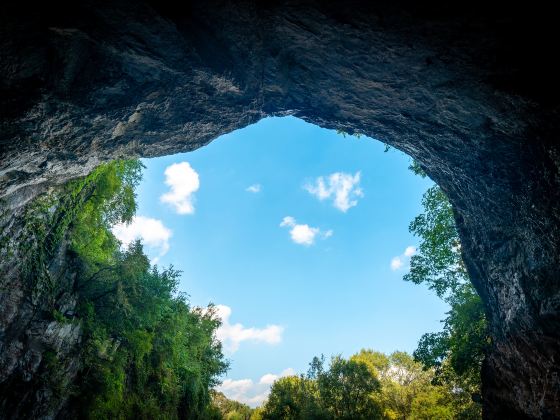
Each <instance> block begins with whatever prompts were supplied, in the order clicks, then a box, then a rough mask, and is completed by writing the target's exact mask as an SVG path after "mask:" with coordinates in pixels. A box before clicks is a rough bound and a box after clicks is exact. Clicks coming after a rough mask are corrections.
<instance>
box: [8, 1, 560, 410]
mask: <svg viewBox="0 0 560 420" xmlns="http://www.w3.org/2000/svg"><path fill="white" fill-rule="evenodd" d="M29 9H30V8H29V7H26V5H22V4H20V5H10V6H8V7H7V10H6V13H4V14H3V16H2V17H1V20H2V25H1V29H0V31H1V36H0V40H1V42H2V48H1V50H2V57H1V60H2V61H1V63H2V65H1V67H0V71H1V73H2V84H1V86H0V89H1V94H0V98H1V99H0V112H1V115H2V133H1V137H0V145H1V146H2V147H1V152H0V162H1V164H0V177H1V180H2V182H1V186H0V194H1V195H2V197H3V198H4V199H5V201H6V202H7V203H8V207H9V208H10V209H12V210H14V209H16V208H17V207H18V206H19V205H21V204H22V203H23V202H25V201H26V200H28V199H30V198H32V197H34V196H35V195H36V194H38V193H39V192H40V191H41V190H42V189H44V188H45V187H48V186H49V185H52V184H54V183H60V182H63V181H64V180H67V179H69V178H72V177H75V176H79V175H83V174H85V173H87V172H88V171H89V170H90V169H91V168H93V167H94V166H95V165H96V164H97V163H99V162H102V161H105V160H108V159H112V158H116V157H124V156H155V155H164V154H170V153H174V152H177V151H187V150H192V149H195V148H197V147H199V146H201V145H203V144H206V143H207V142H209V141H211V140H212V139H214V138H216V137H217V136H218V135H220V134H222V133H225V132H229V131H232V130H234V129H236V128H240V127H243V126H245V125H247V124H250V123H252V122H255V121H257V120H259V119H260V118H262V117H264V116H267V115H294V116H297V117H299V118H302V119H304V120H306V121H308V122H311V123H314V124H317V125H319V126H321V127H326V128H332V129H339V130H343V131H346V132H349V133H363V134H365V135H367V136H370V137H373V138H377V139H380V140H381V141H383V142H385V143H387V144H389V145H391V146H394V147H396V148H398V149H400V150H402V151H404V152H406V153H407V154H409V155H410V156H412V157H413V158H414V159H416V160H417V161H418V162H419V163H420V164H421V166H422V168H423V169H424V170H425V171H426V172H427V173H428V174H429V176H430V177H431V178H432V179H434V180H435V181H436V182H437V183H438V184H439V185H440V186H441V187H442V189H443V190H444V191H445V192H446V194H447V195H448V197H449V198H450V201H451V202H452V204H453V206H454V209H455V212H456V221H457V226H458V229H459V232H460V236H461V240H462V243H463V253H464V254H463V256H464V260H465V262H466V264H467V267H468V270H469V272H470V275H471V277H472V278H473V279H475V286H476V288H477V290H478V291H479V293H480V295H481V296H482V298H483V300H484V302H485V304H486V308H487V312H488V318H489V321H490V329H491V333H492V337H493V341H492V346H491V351H490V353H489V355H488V357H487V360H486V363H485V367H484V372H483V378H484V385H483V398H484V404H485V410H486V411H485V412H486V416H487V417H489V418H490V417H492V418H504V417H509V418H512V417H520V416H526V417H547V416H548V417H554V416H560V379H559V370H560V368H559V364H558V359H559V355H560V338H559V331H560V316H559V310H560V286H559V282H560V271H559V270H560V268H559V267H560V188H559V187H560V185H559V184H560V181H559V180H560V176H559V168H560V157H559V156H560V149H559V146H558V133H559V131H560V130H559V127H558V125H559V119H558V110H559V107H558V100H557V98H558V97H559V95H558V91H559V89H558V83H557V81H556V75H555V69H556V67H555V66H553V65H551V63H549V60H550V59H549V57H550V56H551V54H550V51H554V49H553V46H554V40H555V39H556V37H555V36H554V35H555V33H554V29H553V28H554V22H552V16H555V14H554V13H548V11H546V10H538V11H531V10H527V9H523V10H516V9H514V8H512V6H510V9H508V10H503V9H501V10H491V8H488V6H487V5H486V6H485V7H484V10H482V9H479V8H477V6H476V5H475V4H470V3H469V5H463V6H457V9H452V8H451V7H450V6H449V5H448V4H446V3H445V2H441V3H440V2H437V1H435V2H429V3H427V4H423V5H422V6H415V5H409V4H408V3H406V2H385V1H381V2H376V3H375V4H371V3H370V2H366V1H351V2H320V1H312V0H309V1H276V2H267V3H266V4H263V3H261V2H254V1H243V2H228V1H212V2H199V1H192V2H189V3H188V4H186V5H183V6H181V7H177V6H174V5H173V3H171V2H165V1H164V2H151V1H148V0H145V1H140V2H126V1H118V2H113V3H111V4H108V3H98V2H96V1H93V0H92V1H85V2H73V3H71V4H49V5H45V6H39V7H37V8H31V9H32V10H29ZM547 15H548V16H550V18H548V19H547V18H546V16H547ZM519 28H523V29H525V30H524V31H520V30H519ZM528 28H529V29H530V30H527V29H528Z"/></svg>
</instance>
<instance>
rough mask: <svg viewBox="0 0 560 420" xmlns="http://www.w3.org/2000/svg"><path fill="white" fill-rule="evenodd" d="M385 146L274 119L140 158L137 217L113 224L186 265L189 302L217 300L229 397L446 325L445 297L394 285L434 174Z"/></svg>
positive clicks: (399, 344)
mask: <svg viewBox="0 0 560 420" xmlns="http://www.w3.org/2000/svg"><path fill="white" fill-rule="evenodd" d="M384 150H385V146H384V144H383V143H381V142H379V141H376V140H373V139H370V138H367V137H360V138H356V137H353V136H342V135H341V134H337V133H336V132H335V131H332V130H326V129H322V128H319V127H317V126H314V125H311V124H308V123H306V122H304V121H302V120H299V119H297V118H294V117H283V118H267V119H264V120H261V121H260V122H258V123H257V124H254V125H251V126H248V127H246V128H244V129H241V130H237V131H235V132H232V133H229V134H226V135H223V136H221V137H219V138H218V139H216V140H214V141H213V142H212V143H210V144H209V145H207V146H205V147H202V148H200V149H198V150H195V151H193V152H190V153H184V154H177V155H173V156H166V157H161V158H155V159H144V160H143V163H144V165H145V166H146V169H145V170H144V177H143V181H142V182H141V184H140V186H139V188H138V211H137V215H136V218H135V219H134V220H133V222H132V223H131V224H130V225H118V226H115V227H114V232H115V234H116V235H117V237H119V238H120V239H121V241H122V242H123V243H124V244H126V243H128V242H130V241H132V240H133V239H134V238H137V237H139V238H141V239H142V240H143V242H144V244H145V250H146V252H147V254H148V255H149V257H150V258H151V259H152V261H153V262H154V263H157V264H158V265H160V266H168V265H170V264H172V265H173V266H174V267H175V268H176V269H179V270H181V271H182V276H181V282H180V290H181V291H182V292H186V293H187V294H188V295H189V296H190V302H191V304H192V305H195V306H206V305H208V304H209V303H210V302H212V303H214V304H215V305H217V312H218V315H219V316H220V318H221V319H222V322H223V324H222V327H221V328H220V330H218V332H217V338H218V339H220V340H221V341H222V344H223V348H224V353H225V355H226V358H227V359H228V360H230V363H231V365H230V370H229V372H228V374H227V375H226V376H225V377H224V378H223V383H222V385H221V386H220V387H219V388H218V389H219V390H220V391H222V392H224V393H225V394H226V395H227V396H228V397H230V398H233V399H236V400H238V401H241V402H244V403H247V404H249V405H251V406H256V405H258V404H260V403H261V402H262V401H263V400H264V399H265V398H266V395H267V392H268V390H269V388H270V385H271V384H272V383H273V381H274V380H275V379H276V378H278V377H280V376H283V375H289V374H294V373H296V374H299V373H305V372H306V371H307V369H308V364H309V362H310V361H311V359H312V358H313V357H314V356H318V355H321V354H324V355H325V356H326V357H327V358H328V357H330V356H332V355H337V354H341V355H343V356H345V357H348V356H350V355H352V354H354V353H356V352H358V351H359V350H360V349H362V348H372V349H375V350H378V351H382V352H387V353H389V352H392V351H395V350H404V351H408V352H412V351H413V350H414V349H415V348H416V344H417V342H418V339H419V338H420V337H421V335H422V334H423V333H426V332H433V331H439V330H441V323H440V320H441V319H443V318H444V313H445V312H446V311H447V310H448V307H447V306H446V304H445V303H443V302H442V301H441V300H439V299H438V298H437V297H436V296H435V294H434V293H433V292H431V291H429V290H428V289H427V288H426V287H424V286H419V285H415V284H411V283H408V282H405V281H403V280H402V277H403V275H404V274H406V272H407V270H408V264H409V260H410V257H411V256H412V255H413V254H414V253H415V252H416V247H417V245H418V239H417V238H415V237H414V236H412V235H411V234H410V233H409V232H408V225H409V223H410V221H411V220H412V219H413V218H414V217H415V216H416V215H418V214H419V213H420V212H421V211H422V208H421V205H420V203H421V198H422V194H423V193H424V191H425V190H426V189H427V188H428V187H429V186H430V185H431V181H430V180H428V179H422V178H420V177H418V176H416V175H414V174H413V173H412V172H411V171H410V170H408V166H409V164H410V158H409V157H408V156H406V155H405V154H403V153H401V152H399V151H398V150H395V149H391V150H389V151H388V152H384Z"/></svg>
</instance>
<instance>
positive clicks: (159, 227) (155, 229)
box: [111, 216, 173, 263]
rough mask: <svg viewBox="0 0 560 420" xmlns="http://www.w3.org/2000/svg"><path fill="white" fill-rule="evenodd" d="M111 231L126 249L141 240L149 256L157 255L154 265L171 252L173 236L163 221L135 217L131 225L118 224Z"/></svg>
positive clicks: (153, 260)
mask: <svg viewBox="0 0 560 420" xmlns="http://www.w3.org/2000/svg"><path fill="white" fill-rule="evenodd" d="M111 230H112V232H113V235H115V237H116V238H117V239H118V240H119V241H120V242H121V244H122V245H123V246H125V247H127V246H128V245H130V244H131V243H132V242H133V241H135V240H136V239H140V240H141V241H142V243H143V244H144V246H145V247H146V248H147V249H146V252H147V253H148V254H150V255H153V254H156V255H155V258H153V259H152V262H153V263H155V262H157V260H158V259H159V257H162V256H163V255H165V254H166V253H167V251H169V238H171V235H172V234H173V232H172V231H171V229H168V228H167V227H165V225H164V224H163V222H162V221H161V220H158V219H152V218H150V217H144V216H134V217H133V219H132V221H131V222H130V223H128V224H127V223H118V224H116V225H114V226H113V227H112V228H111Z"/></svg>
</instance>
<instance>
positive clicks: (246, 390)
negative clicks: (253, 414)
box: [216, 368, 295, 407]
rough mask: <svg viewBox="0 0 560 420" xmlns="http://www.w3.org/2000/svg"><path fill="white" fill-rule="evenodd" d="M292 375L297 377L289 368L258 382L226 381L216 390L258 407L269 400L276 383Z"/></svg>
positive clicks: (265, 376)
mask: <svg viewBox="0 0 560 420" xmlns="http://www.w3.org/2000/svg"><path fill="white" fill-rule="evenodd" d="M291 375H295V371H294V370H293V369H292V368H288V369H285V370H283V371H282V372H280V373H279V374H273V373H267V374H265V375H263V376H261V378H260V380H259V381H258V382H255V381H253V380H252V379H237V380H233V379H226V380H224V381H223V383H222V384H221V385H218V386H217V387H216V390H217V391H220V392H222V393H224V395H225V396H226V397H228V398H229V399H232V400H235V401H239V402H241V403H244V404H248V405H249V406H251V407H256V406H259V405H261V404H262V403H263V402H264V401H265V400H266V399H267V397H268V394H270V388H271V387H272V384H273V383H274V381H276V380H277V379H279V378H282V377H284V376H291Z"/></svg>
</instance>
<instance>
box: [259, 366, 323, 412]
mask: <svg viewBox="0 0 560 420" xmlns="http://www.w3.org/2000/svg"><path fill="white" fill-rule="evenodd" d="M260 415H261V417H262V419H264V420H268V419H270V420H273V419H286V420H287V419H290V420H295V419H320V418H323V417H322V416H321V410H320V407H319V394H318V390H317V384H316V382H315V381H313V380H311V379H308V378H305V377H302V376H286V377H284V378H280V379H278V380H277V381H275V382H274V384H273V385H272V388H271V390H270V395H269V396H268V400H267V401H266V403H265V404H264V406H263V408H262V413H260Z"/></svg>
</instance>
